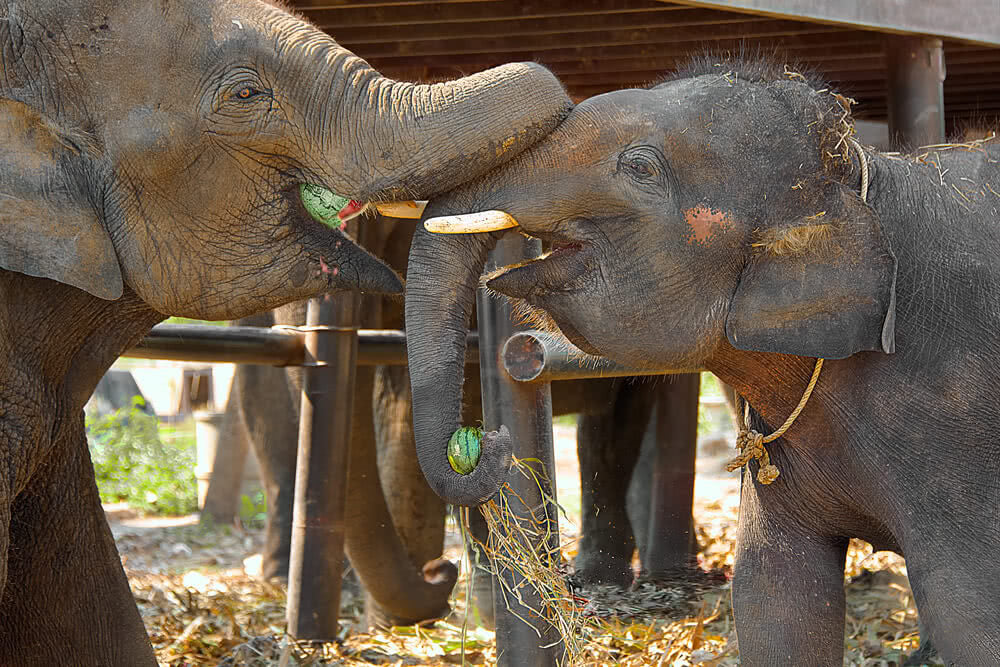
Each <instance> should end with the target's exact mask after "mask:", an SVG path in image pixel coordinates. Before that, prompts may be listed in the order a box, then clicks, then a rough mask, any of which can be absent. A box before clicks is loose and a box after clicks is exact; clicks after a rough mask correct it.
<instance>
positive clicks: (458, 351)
mask: <svg viewBox="0 0 1000 667" xmlns="http://www.w3.org/2000/svg"><path fill="white" fill-rule="evenodd" d="M444 209H450V210H455V209H454V207H453V206H452V205H450V204H449V202H446V201H445V202H441V203H437V202H435V203H433V204H432V205H431V207H429V208H428V211H427V217H430V216H433V215H436V214H438V213H440V212H441V211H442V210H444ZM500 234H501V233H492V234H460V235H453V236H436V235H433V234H431V233H429V232H427V231H425V230H424V229H422V228H421V229H418V230H417V233H416V234H415V235H414V237H413V245H412V246H411V247H410V260H409V267H408V269H407V279H408V283H409V286H408V288H407V291H406V336H407V355H408V357H409V366H410V383H411V386H412V389H413V431H414V440H415V441H416V447H417V457H418V459H419V461H420V468H421V469H422V470H423V473H424V476H425V477H426V478H427V481H428V483H429V484H430V486H431V488H432V489H434V492H435V493H437V494H438V495H439V496H441V498H442V499H444V500H445V501H446V502H448V503H451V504H453V505H465V506H475V505H479V504H481V503H483V502H485V501H486V500H488V499H489V498H490V497H491V496H492V495H493V494H495V493H496V492H497V490H498V489H499V488H500V485H501V484H502V483H503V480H504V478H505V477H506V475H507V469H508V467H509V464H510V454H511V443H510V439H509V435H508V434H507V433H506V429H505V428H501V430H500V432H499V433H496V432H494V433H488V434H486V435H485V436H484V438H483V442H482V453H481V455H480V458H479V462H478V464H477V465H476V467H475V468H474V470H473V471H472V472H471V473H470V474H468V475H463V474H460V473H458V472H456V471H455V470H454V469H453V468H452V466H451V463H450V462H449V460H448V452H447V446H448V440H449V438H450V437H451V435H452V433H454V432H455V430H456V429H457V428H458V427H459V426H461V424H460V420H461V414H462V406H461V396H462V384H463V382H464V379H465V378H464V374H465V367H464V364H465V336H466V330H467V327H468V323H469V319H470V317H471V315H472V309H473V306H474V302H475V293H476V285H477V284H478V279H479V276H480V274H481V273H482V270H483V266H484V265H485V263H486V257H487V255H488V253H489V251H490V250H491V249H492V247H493V246H494V245H496V241H497V239H498V238H499V236H500Z"/></svg>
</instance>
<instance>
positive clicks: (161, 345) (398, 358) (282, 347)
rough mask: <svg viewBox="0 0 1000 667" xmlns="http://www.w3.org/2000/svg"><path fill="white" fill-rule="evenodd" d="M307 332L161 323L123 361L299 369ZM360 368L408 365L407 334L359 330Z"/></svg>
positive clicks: (471, 345) (472, 350) (471, 352)
mask: <svg viewBox="0 0 1000 667" xmlns="http://www.w3.org/2000/svg"><path fill="white" fill-rule="evenodd" d="M304 333H305V330H304V328H298V329H296V328H293V327H275V328H271V329H267V328H264V327H220V326H213V325H209V324H158V325H156V326H155V327H153V330H152V331H150V333H149V334H148V335H147V336H146V337H145V338H143V339H142V340H141V341H140V342H139V344H138V345H136V346H135V347H133V348H132V349H131V350H128V351H127V352H126V353H125V354H124V355H122V356H125V357H136V358H140V359H170V360H173V361H200V362H205V363H237V364H264V365H271V366H300V365H302V362H303V359H304V358H305V344H304ZM466 342H467V349H466V356H465V361H466V363H467V364H475V363H479V335H478V334H477V333H476V332H475V331H472V332H469V335H468V338H467V341H466ZM358 365H359V366H381V365H386V366H405V365H406V333H405V332H403V331H399V330H396V329H360V330H358Z"/></svg>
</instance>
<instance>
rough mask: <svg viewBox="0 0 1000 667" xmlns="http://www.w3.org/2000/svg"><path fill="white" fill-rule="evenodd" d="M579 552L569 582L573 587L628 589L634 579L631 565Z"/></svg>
mask: <svg viewBox="0 0 1000 667" xmlns="http://www.w3.org/2000/svg"><path fill="white" fill-rule="evenodd" d="M601 556H602V554H600V553H598V554H597V555H592V554H586V553H584V552H582V551H581V552H580V553H579V554H578V555H577V557H576V559H575V560H574V561H573V574H572V575H571V577H570V580H571V581H572V583H573V584H574V585H579V586H593V585H607V584H610V585H613V586H619V587H621V588H628V587H629V586H631V585H632V582H633V581H634V579H635V573H634V572H633V571H632V563H631V562H630V561H629V559H624V558H607V557H603V558H602V557H601Z"/></svg>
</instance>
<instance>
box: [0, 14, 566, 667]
mask: <svg viewBox="0 0 1000 667" xmlns="http://www.w3.org/2000/svg"><path fill="white" fill-rule="evenodd" d="M0 69H2V71H0V303H2V304H3V310H2V312H0V357H2V358H3V360H4V363H3V365H2V368H0V459H2V461H3V462H4V465H3V466H0V470H2V472H0V595H2V597H0V664H4V665H53V664H64V663H65V661H66V660H69V661H71V662H72V664H75V665H103V666H116V665H121V666H126V667H135V666H137V665H154V664H155V660H154V656H153V652H152V648H151V646H150V644H149V641H148V639H147V637H146V634H145V632H144V630H143V626H142V621H141V619H140V617H139V614H138V611H137V609H136V607H135V604H134V602H133V600H132V598H131V594H130V591H129V587H128V582H127V581H126V579H125V575H124V572H123V571H122V567H121V563H120V560H119V558H118V555H117V553H116V551H115V547H114V543H113V541H112V537H111V533H110V530H109V529H108V526H107V523H106V521H105V519H104V516H103V513H102V511H101V506H100V502H99V498H98V493H97V488H96V485H95V483H94V479H93V469H92V466H91V463H90V460H89V455H88V452H87V445H86V439H85V436H84V429H83V405H84V403H85V402H86V400H87V397H88V396H89V395H90V394H91V392H92V391H93V389H94V387H95V385H96V384H97V382H98V380H99V379H100V378H101V376H102V375H103V373H104V371H105V370H106V369H107V368H108V367H109V366H110V365H111V363H112V362H113V361H114V360H115V359H116V358H117V357H118V355H119V354H121V353H122V352H123V351H124V350H125V349H127V348H128V347H130V346H131V345H133V344H135V343H136V342H137V341H138V340H139V339H140V338H141V337H142V336H143V335H144V334H145V333H146V332H147V331H148V330H149V328H150V327H151V326H152V325H153V324H154V323H156V322H157V321H160V320H162V319H163V318H165V317H166V316H168V315H183V316H188V317H195V318H204V319H230V318H236V317H241V316H244V315H248V314H250V313H253V312H256V311H260V310H262V309H266V308H272V307H275V306H278V305H281V304H283V303H287V302H290V301H292V300H296V299H303V298H307V297H311V296H314V295H318V294H322V293H325V292H328V291H331V290H342V289H356V290H363V291H368V292H383V293H384V292H390V293H391V292H398V291H400V290H401V287H402V286H401V282H400V280H399V278H398V276H397V275H396V273H395V272H393V271H392V270H391V269H389V268H388V267H387V266H386V265H385V264H383V263H382V262H381V261H379V260H377V259H376V258H375V257H373V256H372V255H371V254H370V253H368V252H367V251H365V250H363V249H362V248H361V247H360V246H358V245H357V244H355V243H354V242H353V241H352V240H351V239H349V238H348V237H347V236H346V235H344V234H343V233H342V231H341V230H340V229H337V228H336V227H338V226H339V225H338V224H336V221H334V223H335V224H333V225H332V227H331V226H329V225H327V224H323V223H321V222H317V221H316V220H314V219H313V216H312V215H310V214H309V213H308V212H307V211H306V209H305V204H304V203H303V199H302V197H301V194H300V191H301V186H303V185H304V184H311V185H314V186H318V188H319V190H318V191H319V192H321V193H322V192H325V191H327V190H329V191H331V192H334V193H338V194H340V195H343V196H344V197H347V198H350V199H353V200H357V201H358V202H359V203H361V204H363V203H365V202H370V201H387V200H393V199H399V198H401V197H402V198H406V199H409V198H411V197H417V198H427V197H429V196H431V195H433V194H435V193H436V192H440V191H443V190H447V189H450V188H453V187H455V186H456V185H458V184H459V183H460V182H461V181H462V180H465V179H467V178H471V177H473V176H475V175H476V174H482V173H485V172H486V171H487V170H489V169H490V168H492V167H495V166H497V165H499V164H501V163H503V162H505V161H507V160H509V159H511V158H512V157H514V156H516V155H517V154H518V153H519V152H520V151H522V150H523V149H524V148H525V147H527V146H528V145H530V144H531V143H533V142H534V141H537V140H538V139H539V138H540V137H542V136H544V135H545V134H546V133H547V132H548V131H549V130H551V129H552V128H553V127H554V126H555V125H556V124H557V123H558V122H559V120H561V118H562V117H564V116H565V113H566V110H567V109H568V107H569V100H568V99H567V98H566V96H565V93H564V92H563V90H562V87H561V85H560V84H559V82H558V81H557V80H556V79H555V78H554V77H553V76H552V75H551V74H550V73H549V72H548V71H547V70H545V69H544V68H542V67H540V66H538V65H534V64H519V65H518V64H515V65H509V66H504V67H500V68H496V69H493V70H489V71H487V72H483V73H480V74H475V75H472V76H470V77H466V78H464V79H460V80H457V81H454V82H450V83H441V84H434V85H414V84H408V83H400V82H395V81H391V80H388V79H385V78H384V77H382V76H380V75H379V74H378V73H377V72H375V71H374V70H372V69H371V68H370V67H369V66H368V64H367V63H365V62H364V61H363V60H361V59H360V58H357V57H356V56H354V55H353V54H351V53H349V52H348V51H346V50H345V49H343V48H341V47H340V46H339V45H338V44H337V43H336V42H335V41H333V39H331V38H330V37H329V36H327V35H325V34H324V33H322V32H321V31H319V30H318V29H316V28H314V27H312V26H310V25H308V24H307V23H305V22H304V21H302V20H300V19H298V18H295V17H293V16H292V15H291V14H289V13H287V12H285V11H283V10H281V9H280V8H278V7H277V6H276V4H275V3H270V2H262V1H260V0H169V1H167V0H164V1H163V2H148V1H140V0H0ZM357 209H358V206H357V205H355V206H349V207H344V208H342V209H341V210H340V211H339V213H345V212H347V213H351V214H353V213H355V212H356V211H357ZM345 217H347V216H345ZM338 219H339V216H338Z"/></svg>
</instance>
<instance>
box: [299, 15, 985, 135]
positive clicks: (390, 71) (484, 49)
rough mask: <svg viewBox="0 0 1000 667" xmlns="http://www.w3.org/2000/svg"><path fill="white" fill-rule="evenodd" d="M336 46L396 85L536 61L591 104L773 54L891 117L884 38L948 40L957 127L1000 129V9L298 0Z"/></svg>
mask: <svg viewBox="0 0 1000 667" xmlns="http://www.w3.org/2000/svg"><path fill="white" fill-rule="evenodd" d="M295 6H296V7H297V8H298V9H299V10H300V11H302V12H303V13H304V14H305V15H306V16H308V17H309V18H310V19H311V20H313V21H314V22H315V23H317V24H318V25H319V26H320V27H322V28H323V29H325V30H327V31H328V32H329V33H330V34H331V35H333V36H334V37H335V38H336V39H337V41H339V42H340V43H341V44H343V45H344V46H346V47H348V48H350V49H351V50H352V51H354V52H355V53H357V54H358V55H360V56H361V57H363V58H365V59H366V60H368V61H369V62H370V63H371V64H372V65H373V66H374V67H376V68H377V69H379V70H380V71H382V72H383V73H385V74H386V75H387V76H391V77H393V78H398V79H403V80H412V81H433V80H441V79H450V78H454V77H456V76H461V75H464V74H469V73H472V72H476V71H479V70H482V69H485V68H488V67H491V66H493V65H498V64H501V63H505V62H511V61H519V60H534V61H536V62H540V63H542V64H544V65H546V66H547V67H549V68H550V69H551V70H553V71H554V72H555V73H556V74H557V75H558V76H559V77H560V79H562V80H563V82H565V84H566V86H567V88H568V89H569V91H570V94H571V95H572V96H573V97H574V98H576V99H583V98H585V97H589V96H591V95H595V94H598V93H602V92H607V91H609V90H615V89H618V88H626V87H630V86H643V85H647V84H648V83H650V82H652V81H656V80H657V79H659V78H660V77H661V76H662V75H663V74H664V73H666V72H669V71H671V70H673V69H675V68H676V67H677V66H678V64H679V63H680V62H683V61H684V60H685V59H686V58H687V57H688V56H689V55H691V54H692V53H697V52H699V51H703V50H705V49H716V50H722V51H725V50H734V49H738V48H739V47H740V45H741V44H747V45H750V46H754V45H760V46H761V47H763V48H765V49H770V48H774V47H777V48H778V49H779V50H780V52H781V53H782V54H784V59H785V60H787V61H788V62H789V63H790V64H797V65H803V66H806V67H810V68H812V69H815V70H817V71H819V72H821V73H822V74H823V75H824V76H825V77H826V79H827V80H828V81H829V82H830V83H831V84H832V85H833V86H835V87H836V88H838V89H839V90H840V91H841V92H844V93H846V94H848V95H850V96H852V97H854V98H855V99H856V100H857V101H858V106H857V107H856V115H857V116H858V117H859V118H867V119H870V120H883V119H885V117H886V113H887V100H886V95H887V85H886V58H885V55H884V52H883V42H884V40H885V34H886V33H897V34H898V33H903V34H907V33H909V34H928V33H929V34H932V35H936V36H940V37H942V39H943V40H944V53H945V62H946V67H947V78H946V80H945V84H944V100H945V111H946V118H947V119H948V122H949V124H950V125H951V126H952V127H955V125H956V124H957V125H958V126H962V125H965V124H969V123H981V122H996V119H997V118H998V117H1000V0H951V1H946V0H908V1H907V2H906V3H899V2H896V1H894V0H838V2H828V1H823V0H715V1H709V0H704V1H702V0H682V1H681V2H664V1H660V0H521V1H519V0H436V1H432V0H296V1H295Z"/></svg>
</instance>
